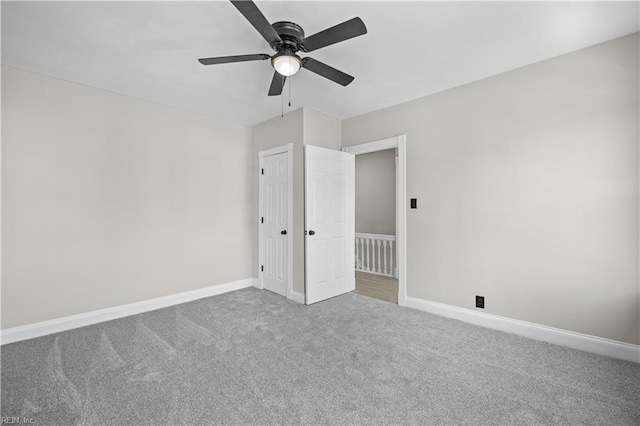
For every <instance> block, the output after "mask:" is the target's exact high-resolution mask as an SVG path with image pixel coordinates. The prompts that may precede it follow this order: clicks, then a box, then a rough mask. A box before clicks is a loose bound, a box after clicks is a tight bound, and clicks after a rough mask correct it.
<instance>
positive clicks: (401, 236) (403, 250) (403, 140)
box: [342, 135, 407, 306]
mask: <svg viewBox="0 0 640 426" xmlns="http://www.w3.org/2000/svg"><path fill="white" fill-rule="evenodd" d="M406 144H407V136H406V135H398V136H394V137H392V138H387V139H382V140H377V141H373V142H367V143H363V144H360V145H351V146H347V147H344V148H342V150H343V151H344V152H349V153H351V154H354V155H359V154H367V153H369V152H376V151H383V150H385V149H390V148H397V152H396V167H397V168H396V249H397V251H396V255H397V265H398V266H397V268H398V305H400V306H406V299H407V145H406Z"/></svg>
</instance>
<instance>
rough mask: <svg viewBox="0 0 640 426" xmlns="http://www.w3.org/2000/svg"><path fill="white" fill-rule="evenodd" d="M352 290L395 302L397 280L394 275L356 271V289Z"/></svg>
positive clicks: (396, 300) (396, 301)
mask: <svg viewBox="0 0 640 426" xmlns="http://www.w3.org/2000/svg"><path fill="white" fill-rule="evenodd" d="M354 292H355V293H357V294H361V295H363V296H368V297H373V298H374V299H378V300H383V301H385V302H391V303H395V304H397V303H398V280H397V279H396V278H394V277H386V276H383V275H376V274H369V273H367V272H362V271H356V289H355V291H354Z"/></svg>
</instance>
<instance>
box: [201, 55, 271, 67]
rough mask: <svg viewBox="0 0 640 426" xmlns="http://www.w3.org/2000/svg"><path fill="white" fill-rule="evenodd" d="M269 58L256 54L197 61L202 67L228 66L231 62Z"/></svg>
mask: <svg viewBox="0 0 640 426" xmlns="http://www.w3.org/2000/svg"><path fill="white" fill-rule="evenodd" d="M269 58H271V56H269V55H267V54H266V53H257V54H255V55H236V56H218V57H217V58H201V59H198V62H200V63H201V64H202V65H215V64H228V63H231V62H246V61H264V60H265V59H269Z"/></svg>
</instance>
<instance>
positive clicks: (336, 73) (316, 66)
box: [302, 58, 354, 86]
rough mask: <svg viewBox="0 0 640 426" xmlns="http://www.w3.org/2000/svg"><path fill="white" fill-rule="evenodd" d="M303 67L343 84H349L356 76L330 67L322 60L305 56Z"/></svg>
mask: <svg viewBox="0 0 640 426" xmlns="http://www.w3.org/2000/svg"><path fill="white" fill-rule="evenodd" d="M302 67H303V68H306V69H308V70H309V71H311V72H314V73H316V74H318V75H321V76H323V77H324V78H328V79H329V80H331V81H335V82H336V83H338V84H341V85H343V86H346V85H348V84H349V83H351V82H352V81H353V80H354V77H352V76H350V75H349V74H345V73H343V72H342V71H340V70H337V69H335V68H333V67H330V66H329V65H327V64H323V63H322V62H320V61H316V60H315V59H313V58H304V59H303V60H302Z"/></svg>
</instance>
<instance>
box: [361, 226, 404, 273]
mask: <svg viewBox="0 0 640 426" xmlns="http://www.w3.org/2000/svg"><path fill="white" fill-rule="evenodd" d="M395 242H396V237H395V235H380V234H362V233H356V247H355V250H356V253H355V254H356V256H355V259H356V262H355V263H356V264H355V268H356V270H357V271H363V272H369V273H371V274H378V275H387V276H390V277H396V276H397V274H396V270H397V265H396V244H395Z"/></svg>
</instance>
